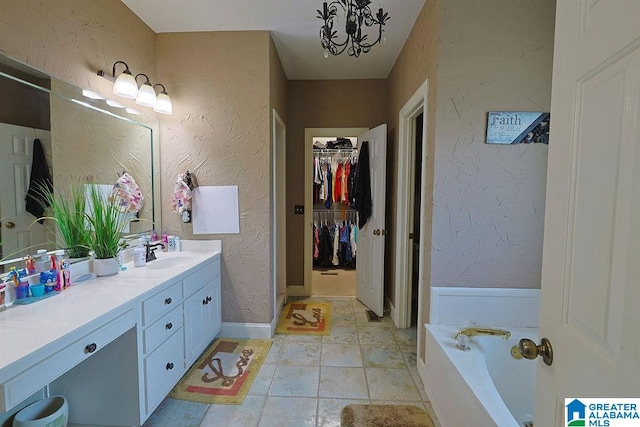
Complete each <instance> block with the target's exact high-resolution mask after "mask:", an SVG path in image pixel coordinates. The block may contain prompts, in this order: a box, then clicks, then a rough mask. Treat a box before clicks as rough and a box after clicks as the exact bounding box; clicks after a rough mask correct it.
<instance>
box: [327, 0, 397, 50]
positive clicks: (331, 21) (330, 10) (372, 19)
mask: <svg viewBox="0 0 640 427" xmlns="http://www.w3.org/2000/svg"><path fill="white" fill-rule="evenodd" d="M370 4H371V0H333V1H330V2H324V3H323V5H322V10H318V16H317V17H318V18H320V19H322V20H323V21H324V24H323V25H322V27H321V28H320V43H321V44H322V47H323V48H324V57H325V58H328V57H329V53H331V54H332V55H340V54H341V53H342V52H344V51H345V50H346V51H347V54H348V55H349V56H353V57H356V58H357V57H359V56H360V54H361V53H368V52H369V51H370V50H371V48H372V47H373V46H375V45H377V44H378V43H380V41H382V42H383V43H384V41H385V38H386V37H385V35H384V26H385V24H386V22H387V21H388V20H389V14H388V13H386V12H385V11H384V10H383V9H382V5H381V6H380V8H379V9H378V13H377V14H376V15H375V16H374V15H373V13H372V12H371V8H370V7H369V5H370ZM339 9H342V13H341V14H344V22H345V31H346V33H347V38H346V40H344V41H343V42H342V43H338V42H337V41H336V39H337V38H338V35H337V33H338V31H337V30H335V29H334V27H336V28H337V27H338V26H339V22H340V18H339V17H338V10H339ZM373 26H377V27H378V37H377V38H376V39H375V40H374V41H372V42H370V41H369V37H368V35H367V34H364V31H366V29H367V27H373Z"/></svg>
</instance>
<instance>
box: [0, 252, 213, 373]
mask: <svg viewBox="0 0 640 427" xmlns="http://www.w3.org/2000/svg"><path fill="white" fill-rule="evenodd" d="M209 242H212V241H209ZM183 247H186V249H189V250H188V251H183V252H176V253H162V252H160V253H158V254H157V256H158V259H157V260H155V261H151V263H162V262H163V259H164V260H166V259H167V258H172V257H180V258H182V259H183V261H182V262H181V263H180V265H179V266H177V267H175V268H162V269H153V268H148V267H134V266H133V263H127V264H126V265H127V270H125V271H120V272H119V273H118V274H116V275H114V276H107V277H98V278H96V279H93V280H89V281H86V282H82V283H78V284H74V283H72V286H71V287H70V288H69V289H65V290H64V291H62V292H61V293H60V294H59V295H56V296H53V297H51V298H47V299H44V300H42V301H37V302H35V303H32V304H28V305H13V306H10V307H7V309H6V310H5V311H2V312H0V382H3V381H5V380H6V379H8V378H10V377H11V376H12V375H13V374H14V373H15V372H16V371H15V370H16V369H21V368H22V367H28V366H30V365H31V364H33V363H34V362H35V361H37V360H40V359H41V358H42V355H43V354H46V352H51V353H53V352H55V351H56V349H57V348H59V346H61V345H66V344H67V343H71V342H73V341H74V340H76V339H78V338H79V337H80V336H82V335H83V334H85V333H87V332H90V331H91V330H92V329H94V328H97V327H99V326H100V325H101V324H103V323H104V322H105V321H106V320H108V319H110V318H113V317H115V316H117V315H119V314H120V313H124V312H126V311H127V310H129V309H131V308H133V307H135V304H136V303H137V304H139V302H140V301H141V300H142V299H143V297H144V296H145V295H146V294H148V295H152V294H153V291H154V289H156V288H158V287H159V286H161V285H163V284H165V283H167V282H172V281H175V280H178V279H180V278H181V277H183V276H185V275H186V274H187V272H188V270H190V269H192V268H193V267H196V266H198V265H199V264H201V263H203V262H204V261H206V260H208V259H210V258H213V257H215V256H216V255H219V254H220V249H221V248H220V246H219V244H218V245H215V244H214V245H211V244H205V243H198V242H193V244H191V243H190V242H189V243H188V242H187V241H185V242H183ZM151 263H149V264H151ZM138 306H139V305H138Z"/></svg>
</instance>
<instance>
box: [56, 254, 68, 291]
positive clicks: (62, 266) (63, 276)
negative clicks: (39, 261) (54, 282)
mask: <svg viewBox="0 0 640 427" xmlns="http://www.w3.org/2000/svg"><path fill="white" fill-rule="evenodd" d="M58 269H59V272H58V276H59V277H60V283H61V284H62V289H67V288H68V287H69V286H71V270H70V269H69V261H68V260H67V259H66V258H65V257H64V252H63V253H62V257H61V258H60V259H59V260H58Z"/></svg>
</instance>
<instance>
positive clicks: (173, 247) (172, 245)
mask: <svg viewBox="0 0 640 427" xmlns="http://www.w3.org/2000/svg"><path fill="white" fill-rule="evenodd" d="M168 240H169V252H175V251H176V236H174V235H173V234H172V235H170V236H169V238H168Z"/></svg>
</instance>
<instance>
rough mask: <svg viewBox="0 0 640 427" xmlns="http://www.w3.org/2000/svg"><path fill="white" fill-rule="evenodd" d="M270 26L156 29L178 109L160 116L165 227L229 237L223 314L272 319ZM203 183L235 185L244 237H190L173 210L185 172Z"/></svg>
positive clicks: (164, 74) (165, 78)
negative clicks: (176, 186)
mask: <svg viewBox="0 0 640 427" xmlns="http://www.w3.org/2000/svg"><path fill="white" fill-rule="evenodd" d="M269 44H270V35H269V33H268V32H266V31H252V32H248V31H245V32H216V33H165V34H159V35H158V45H157V52H158V64H157V66H158V77H159V80H160V81H162V82H165V85H167V87H170V88H171V92H170V95H171V96H172V100H173V115H171V116H165V117H163V118H162V122H161V134H162V141H161V156H162V172H163V175H162V176H163V182H164V183H165V185H163V189H162V200H163V202H164V203H163V206H162V219H163V225H164V227H165V229H167V230H168V231H169V232H171V233H176V234H179V235H180V236H182V237H183V238H197V239H218V238H220V239H222V242H223V243H222V244H223V263H222V294H223V295H222V319H223V321H225V322H258V323H264V322H270V321H271V318H272V284H271V265H270V259H269V253H270V245H271V235H270V230H269V224H270V222H269V220H270V216H271V202H270V194H271V193H270V191H271V190H270V187H271V181H270V173H271V163H270V157H271V147H270V132H271V125H270V123H269V118H270V111H269V105H270V99H269V88H270V80H269V64H270V56H269ZM186 170H190V171H193V172H194V173H195V175H196V177H197V179H198V182H199V184H200V185H203V186H204V185H237V186H238V192H239V207H240V234H230V235H197V236H194V235H193V234H192V232H193V228H192V225H191V224H184V223H182V222H181V221H180V219H179V217H178V216H177V215H176V214H174V213H173V212H172V211H171V205H170V200H171V195H172V189H173V185H167V183H172V182H174V181H175V179H176V177H177V175H178V173H180V172H185V171H186Z"/></svg>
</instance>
